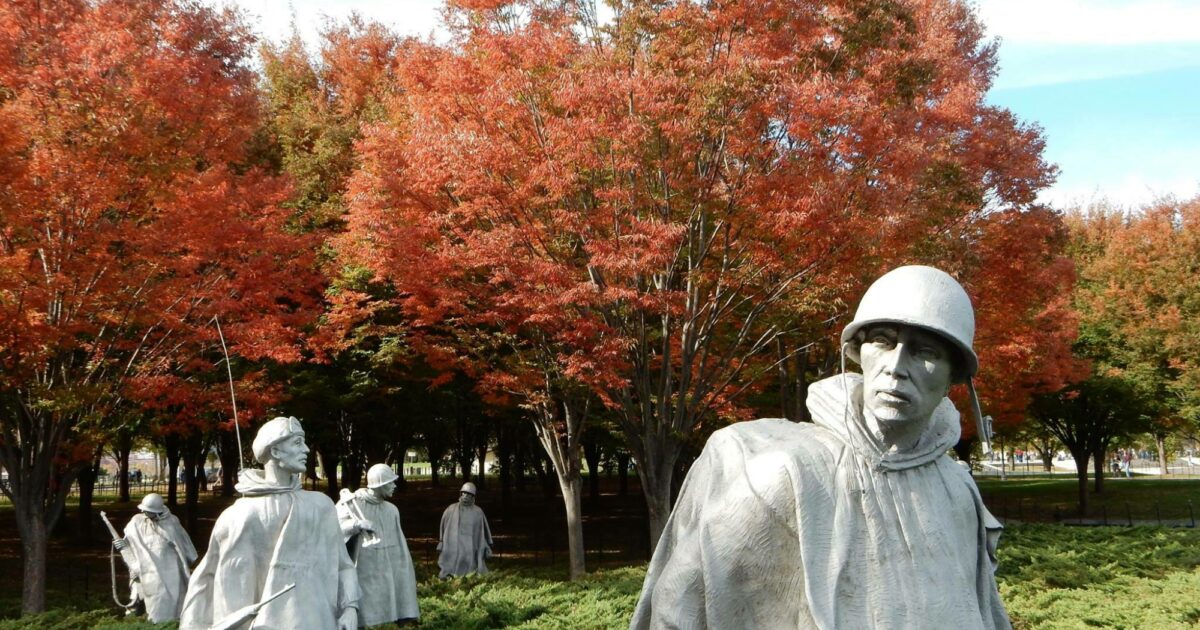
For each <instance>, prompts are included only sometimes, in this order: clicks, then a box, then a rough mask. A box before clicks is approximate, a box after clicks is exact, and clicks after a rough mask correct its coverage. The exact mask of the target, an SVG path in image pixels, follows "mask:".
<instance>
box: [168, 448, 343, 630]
mask: <svg viewBox="0 0 1200 630" xmlns="http://www.w3.org/2000/svg"><path fill="white" fill-rule="evenodd" d="M293 481H294V483H293V484H292V485H290V486H278V485H273V484H271V483H269V482H268V481H267V480H266V479H265V478H264V476H263V472H262V471H261V470H246V471H243V472H242V476H241V478H240V480H239V482H238V484H237V491H238V492H239V493H241V494H242V498H240V499H238V500H237V501H235V502H234V504H233V505H231V506H229V507H228V508H227V509H226V510H225V511H224V512H222V513H221V516H219V517H218V518H217V523H216V525H215V526H214V527H213V531H212V537H211V538H210V539H209V543H208V552H207V553H205V554H204V559H203V560H201V561H200V564H199V566H197V567H196V571H195V573H193V574H192V579H191V582H190V583H189V584H188V592H187V598H186V599H185V600H184V604H183V616H182V618H181V619H180V624H179V627H180V630H207V629H208V628H209V627H211V626H212V625H213V624H215V623H217V622H219V621H221V620H222V619H223V618H225V617H226V616H227V615H229V614H230V613H233V612H235V611H237V610H238V609H239V608H242V607H244V606H248V605H250V604H255V603H258V602H260V601H262V600H263V598H264V597H265V596H267V595H271V594H273V593H276V592H278V591H280V590H282V589H283V588H284V587H285V586H287V585H288V584H293V583H294V584H295V585H296V587H295V588H294V589H292V590H291V591H289V592H287V593H284V594H283V595H282V596H280V597H279V598H278V599H275V600H272V601H271V602H270V603H268V604H267V605H266V606H263V608H262V609H261V610H260V611H259V613H258V616H256V617H255V618H254V619H253V620H252V621H251V623H249V624H243V625H242V626H240V628H255V629H259V628H261V629H268V628H269V629H271V630H275V629H278V630H284V629H287V630H291V629H294V628H312V629H313V630H325V629H330V630H332V629H333V628H336V627H337V618H338V616H339V615H340V614H341V611H342V610H344V609H345V608H346V607H348V606H353V607H357V606H358V578H357V576H356V575H355V571H354V563H352V562H351V561H350V556H349V555H348V554H347V553H346V545H345V541H344V540H343V539H342V530H341V528H340V527H338V518H337V510H336V509H335V508H334V505H333V501H331V500H330V499H329V497H327V496H325V495H324V494H322V493H320V492H310V491H307V490H301V489H300V483H299V479H298V478H295V479H293Z"/></svg>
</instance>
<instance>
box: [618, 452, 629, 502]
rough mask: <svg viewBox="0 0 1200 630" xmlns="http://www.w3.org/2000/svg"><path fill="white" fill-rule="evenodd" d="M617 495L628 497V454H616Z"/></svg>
mask: <svg viewBox="0 0 1200 630" xmlns="http://www.w3.org/2000/svg"><path fill="white" fill-rule="evenodd" d="M617 494H619V495H620V496H623V497H624V496H628V495H629V453H626V452H625V451H621V452H619V453H617Z"/></svg>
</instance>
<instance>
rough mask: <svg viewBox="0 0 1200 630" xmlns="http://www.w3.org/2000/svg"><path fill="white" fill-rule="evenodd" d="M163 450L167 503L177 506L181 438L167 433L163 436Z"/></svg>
mask: <svg viewBox="0 0 1200 630" xmlns="http://www.w3.org/2000/svg"><path fill="white" fill-rule="evenodd" d="M163 450H165V451H166V452H167V505H169V506H171V507H172V508H178V507H179V460H180V459H181V458H182V457H183V438H182V437H180V436H179V434H177V433H169V434H167V436H166V437H164V438H163Z"/></svg>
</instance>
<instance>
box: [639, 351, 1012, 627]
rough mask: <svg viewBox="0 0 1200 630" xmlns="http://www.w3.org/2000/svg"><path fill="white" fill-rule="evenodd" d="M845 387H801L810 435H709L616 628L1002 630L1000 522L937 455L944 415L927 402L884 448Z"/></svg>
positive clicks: (772, 427) (750, 428) (964, 476)
mask: <svg viewBox="0 0 1200 630" xmlns="http://www.w3.org/2000/svg"><path fill="white" fill-rule="evenodd" d="M843 378H844V379H845V380H843ZM861 386H862V380H861V377H860V376H859V375H857V374H847V375H844V376H837V377H833V378H830V379H826V380H823V381H820V382H817V383H814V384H813V385H812V386H811V387H810V389H809V398H808V401H807V402H808V407H809V410H810V411H811V412H812V416H813V418H814V421H815V422H814V423H813V424H809V423H793V422H789V421H787V420H780V419H764V420H756V421H753V422H746V423H740V424H735V425H733V426H730V427H727V428H725V429H722V430H720V431H717V432H716V433H714V434H713V436H712V437H711V438H710V439H709V441H708V444H707V445H706V446H705V448H704V451H703V453H702V454H701V456H700V458H699V459H698V460H697V461H696V463H695V464H694V465H693V467H692V469H691V471H690V472H689V473H688V476H687V479H686V480H685V481H684V484H683V487H682V489H681V491H680V495H679V500H678V502H677V503H676V505H675V509H674V511H673V512H672V514H671V517H670V519H669V520H668V522H667V525H666V529H665V531H664V533H663V536H662V538H661V540H660V541H659V544H658V547H657V549H656V550H655V552H654V557H653V559H652V560H651V562H650V566H649V568H648V570H647V575H646V581H645V583H644V585H643V588H642V593H641V598H640V600H639V601H638V606H637V610H636V611H635V613H634V616H633V620H632V622H631V625H630V627H631V628H633V629H635V630H641V629H649V628H654V629H660V628H671V629H681V630H682V629H689V630H690V629H702V628H712V629H720V630H727V629H738V628H822V629H829V630H832V629H835V628H876V629H888V628H897V629H900V628H955V629H964V630H969V629H986V630H994V629H1007V628H1010V624H1009V621H1008V617H1007V614H1006V613H1005V611H1004V606H1003V604H1002V603H1001V601H1000V596H999V593H998V592H997V589H996V581H995V576H994V573H995V568H996V563H995V550H996V542H997V540H998V538H999V533H1000V523H999V522H998V521H996V519H995V518H993V517H992V515H991V514H990V513H989V512H988V511H987V509H986V508H985V507H984V505H983V502H982V501H981V499H980V496H979V491H978V489H977V488H976V486H975V483H974V481H973V480H972V479H971V477H970V474H969V473H968V472H967V471H966V470H965V469H963V468H962V467H961V466H960V465H959V464H958V463H956V462H955V461H953V460H952V459H950V457H949V456H948V455H947V454H946V451H947V449H949V448H950V447H952V446H953V445H954V444H955V443H956V442H957V441H958V439H959V435H960V429H959V424H958V412H957V411H955V410H954V407H953V405H952V404H951V403H950V401H949V400H948V399H944V400H942V402H941V404H940V405H939V406H938V408H937V409H936V411H935V412H934V415H933V418H932V422H931V423H930V427H929V429H928V430H927V431H926V433H925V434H924V435H923V436H922V438H921V439H920V440H919V442H918V444H917V445H916V447H915V448H914V449H911V450H908V451H903V452H897V451H888V450H885V449H884V445H883V444H882V443H881V441H880V440H879V439H878V438H877V437H876V436H875V435H874V434H873V433H872V432H871V431H870V430H869V429H868V427H867V424H866V421H865V419H864V418H863V415H862V409H861V401H862V393H861Z"/></svg>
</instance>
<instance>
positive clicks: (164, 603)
mask: <svg viewBox="0 0 1200 630" xmlns="http://www.w3.org/2000/svg"><path fill="white" fill-rule="evenodd" d="M125 541H126V542H128V543H129V548H130V549H133V553H134V555H135V556H136V557H137V566H132V567H129V571H130V573H131V574H137V575H138V583H139V584H140V586H139V590H140V591H141V594H142V599H143V601H144V602H145V604H146V617H147V618H149V619H150V621H151V622H153V623H161V622H163V621H171V620H173V619H178V618H179V613H180V611H182V610H183V595H184V593H185V592H186V591H187V586H188V567H190V566H192V563H193V562H195V561H196V548H195V547H193V546H192V539H191V538H189V537H188V535H187V532H186V531H184V529H183V526H182V525H180V524H179V519H178V518H175V515H174V514H171V513H170V512H168V513H167V514H166V515H165V516H163V517H162V518H160V519H158V520H153V519H151V518H149V517H147V516H146V515H145V514H138V515H136V516H134V517H133V518H132V519H130V521H129V524H128V525H126V526H125Z"/></svg>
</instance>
